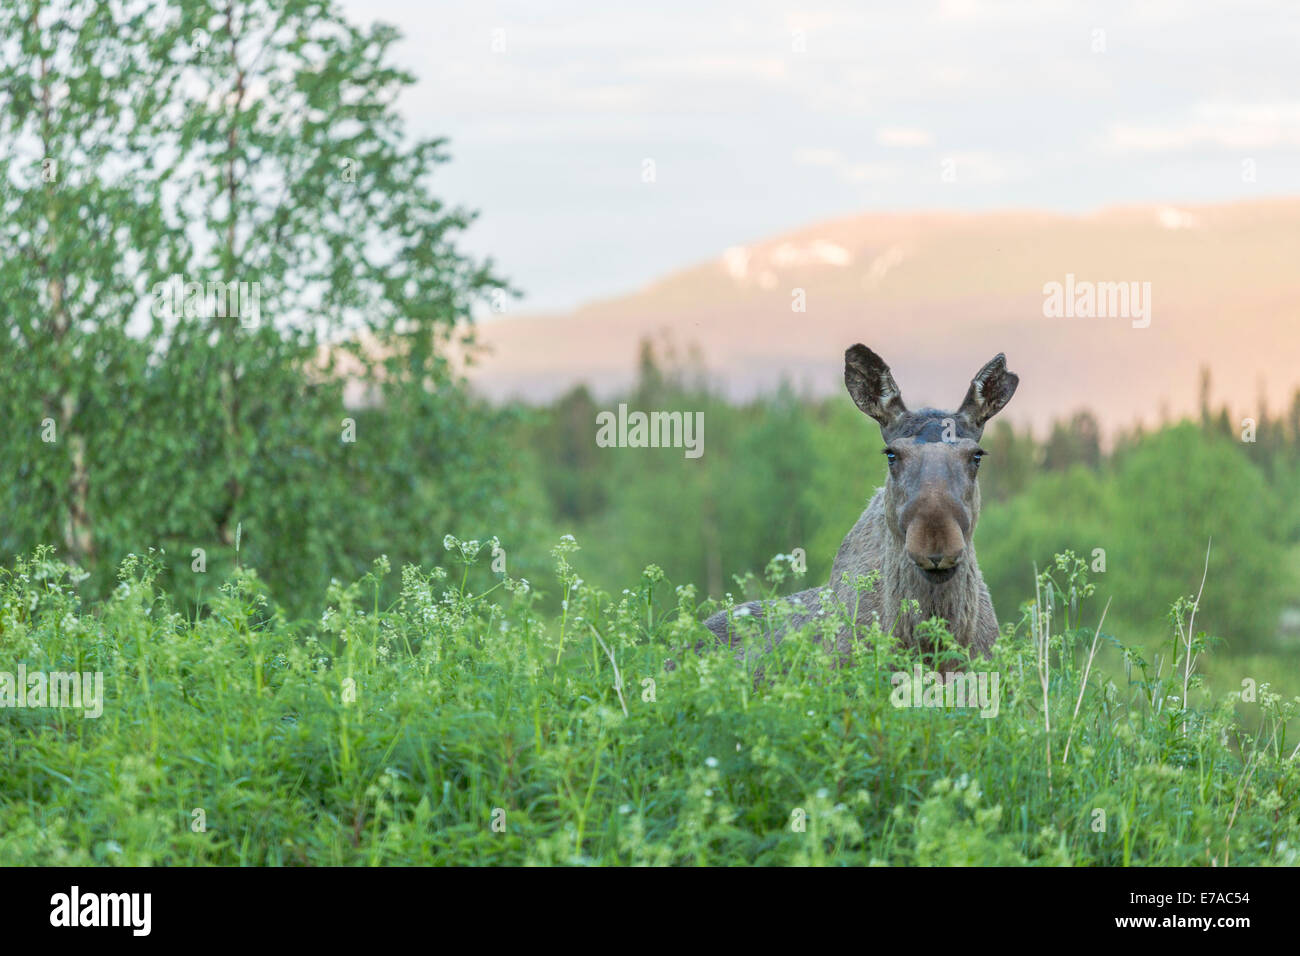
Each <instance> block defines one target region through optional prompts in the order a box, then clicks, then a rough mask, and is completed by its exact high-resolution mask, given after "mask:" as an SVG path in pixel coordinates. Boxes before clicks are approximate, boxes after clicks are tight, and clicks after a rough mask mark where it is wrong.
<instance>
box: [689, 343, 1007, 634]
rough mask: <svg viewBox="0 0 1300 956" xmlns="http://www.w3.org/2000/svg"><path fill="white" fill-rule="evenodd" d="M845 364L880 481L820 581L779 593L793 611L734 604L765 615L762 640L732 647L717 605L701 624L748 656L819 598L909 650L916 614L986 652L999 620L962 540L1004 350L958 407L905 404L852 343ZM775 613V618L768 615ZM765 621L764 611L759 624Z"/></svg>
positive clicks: (967, 539) (814, 610)
mask: <svg viewBox="0 0 1300 956" xmlns="http://www.w3.org/2000/svg"><path fill="white" fill-rule="evenodd" d="M844 362H845V364H844V381H845V386H846V387H847V388H848V391H849V394H850V395H851V396H852V397H853V400H854V401H855V402H856V403H857V405H858V407H859V408H861V409H862V410H863V412H865V413H866V414H867V415H869V416H871V417H872V418H874V419H875V420H876V422H877V423H878V424H879V425H880V432H881V436H882V437H883V438H884V439H885V442H886V451H887V452H890V453H892V455H893V461H892V462H891V464H890V473H889V477H888V479H887V480H886V483H885V486H884V487H883V488H880V489H878V490H877V491H876V493H875V494H874V495H873V496H872V498H871V501H870V503H868V505H867V508H866V510H865V511H863V512H862V516H861V517H860V518H858V521H857V523H856V524H855V525H854V526H853V528H852V530H850V531H849V533H848V534H847V535H845V537H844V541H843V543H842V544H841V545H840V550H839V552H838V553H837V554H836V556H835V561H834V564H833V565H832V568H831V579H830V582H829V583H828V584H827V585H826V586H823V587H821V588H813V589H810V590H807V591H801V592H799V593H798V594H794V595H791V596H790V597H787V598H780V599H778V601H780V602H783V603H788V607H789V609H790V610H791V612H792V613H791V614H790V615H789V616H788V617H785V616H784V612H782V613H781V614H780V615H778V614H775V613H774V612H775V611H776V609H775V608H774V607H773V606H772V605H773V604H775V603H776V602H759V601H750V602H748V603H746V604H742V605H739V606H737V608H736V609H735V611H734V612H733V613H734V614H736V615H737V616H739V617H741V618H745V617H752V618H756V619H758V620H759V621H760V622H764V623H763V624H762V625H761V626H760V627H759V629H758V630H759V633H761V635H762V636H761V638H760V640H759V641H758V646H757V647H755V646H753V644H752V643H751V646H749V647H741V646H740V638H739V635H738V633H737V631H736V629H735V628H734V627H729V626H728V615H727V613H726V612H719V613H717V614H714V615H713V616H712V617H710V618H709V619H708V620H707V621H705V622H704V623H705V625H706V626H707V627H708V628H709V630H711V631H712V632H713V633H714V635H715V636H716V637H717V638H718V639H719V640H721V641H724V642H726V643H727V644H728V646H730V647H733V648H735V649H736V650H737V652H738V653H741V654H747V655H754V656H758V655H760V654H762V653H763V652H764V651H766V650H767V649H770V648H771V647H772V646H773V645H774V644H776V643H777V642H779V641H780V640H781V639H782V638H783V637H784V635H785V634H786V633H788V632H790V631H791V630H794V629H797V628H799V627H801V626H802V625H804V624H806V623H808V622H809V621H811V620H814V619H815V618H817V617H818V616H819V615H820V614H821V612H822V611H823V610H830V609H829V608H824V607H823V603H824V599H825V600H828V601H830V602H832V603H833V604H834V605H836V608H837V609H838V608H840V607H842V608H844V609H846V610H847V612H848V617H849V619H850V620H857V621H858V622H859V623H860V624H864V625H869V624H870V623H871V621H872V619H873V617H874V618H878V619H879V621H880V626H881V628H882V630H884V631H885V632H886V633H890V632H893V633H894V634H896V635H897V636H898V637H900V638H901V639H902V640H903V642H904V643H906V644H908V645H911V646H917V645H922V644H923V642H922V641H921V640H920V639H919V638H917V637H916V636H915V628H916V625H917V624H918V623H919V622H922V621H925V620H928V619H929V618H931V617H941V618H943V619H945V620H946V621H947V622H948V625H949V629H950V630H951V632H952V634H953V637H954V638H955V639H956V640H957V641H958V643H960V644H962V645H963V646H965V647H968V648H970V650H971V651H972V652H973V653H979V654H983V653H986V652H987V651H988V650H989V648H991V647H992V646H993V642H994V640H996V638H997V635H998V622H997V617H996V615H995V614H994V613H993V602H992V600H991V599H990V598H989V592H988V588H987V587H986V586H985V584H984V578H983V576H982V575H981V574H980V570H979V564H978V562H977V560H976V557H975V548H974V544H973V542H972V537H973V535H974V532H975V524H976V522H977V521H978V519H979V510H980V497H979V483H978V481H977V480H976V474H977V472H978V469H979V461H980V459H981V458H982V456H983V450H982V449H981V448H979V445H978V440H979V438H980V436H981V435H982V433H983V431H984V425H985V423H986V422H987V421H988V420H989V419H990V418H991V417H992V416H993V415H995V414H997V412H999V411H1000V410H1001V409H1002V408H1003V406H1005V405H1006V403H1007V402H1008V401H1010V399H1011V396H1012V394H1014V392H1015V390H1016V385H1017V384H1018V383H1019V378H1018V377H1017V376H1016V375H1014V374H1013V373H1011V372H1008V371H1007V368H1006V359H1005V356H1003V355H1001V354H999V355H998V356H996V357H995V358H994V359H993V360H992V361H990V362H989V363H988V364H986V365H985V366H984V367H983V368H982V369H980V371H979V372H978V373H976V375H975V378H974V379H972V381H971V384H970V388H969V389H968V390H967V393H966V397H965V399H964V400H963V402H962V404H961V406H960V407H959V408H958V409H957V411H955V412H945V411H940V410H938V409H933V408H923V409H920V410H918V411H909V410H908V409H907V407H906V405H904V403H903V400H902V395H901V393H900V392H899V389H898V386H897V384H895V382H894V378H893V375H892V374H891V373H890V371H889V367H888V366H887V365H885V363H884V361H883V360H882V359H881V358H880V356H878V355H876V354H875V353H874V352H872V351H871V350H870V349H868V348H867V347H866V346H864V345H855V346H853V347H852V348H850V349H849V350H848V351H847V352H846V353H845V356H844ZM872 571H878V572H879V574H880V576H879V580H878V582H877V584H876V586H875V587H874V588H873V589H871V590H866V591H863V592H861V594H860V596H859V595H858V594H857V593H856V592H855V588H854V585H853V582H854V581H855V579H856V578H858V577H859V576H860V575H866V574H869V573H870V572H872ZM846 576H847V580H846ZM855 598H857V600H858V605H857V609H856V612H857V613H856V617H855V616H854V612H853V608H852V605H853V602H854V600H855ZM906 599H911V600H915V601H916V602H917V604H918V605H919V611H917V612H910V613H907V614H901V615H900V613H899V609H900V605H901V602H902V601H904V600H906ZM777 617H780V618H781V619H780V620H779V621H776V620H775V618H777ZM769 618H771V619H774V620H772V622H771V624H770V625H769V624H767V623H766V622H767V620H768V619H769ZM851 644H852V637H851V634H850V633H849V629H848V628H843V629H841V631H840V632H839V633H838V635H837V637H836V645H837V649H838V650H839V651H840V653H841V654H843V655H845V656H847V655H848V654H849V652H850V649H851ZM921 649H922V650H924V651H929V650H931V648H929V647H925V646H922V647H921Z"/></svg>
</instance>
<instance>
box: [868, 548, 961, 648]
mask: <svg viewBox="0 0 1300 956" xmlns="http://www.w3.org/2000/svg"><path fill="white" fill-rule="evenodd" d="M885 537H886V538H887V540H888V544H889V546H888V551H887V553H886V554H885V560H884V561H883V562H881V569H880V570H881V597H882V598H883V601H882V607H881V609H880V610H881V615H880V616H881V622H880V623H881V626H882V627H883V628H884V629H885V630H886V632H888V631H889V630H890V629H891V628H892V630H893V633H894V635H895V636H896V637H898V638H899V639H900V640H902V641H903V643H904V644H907V645H909V646H921V645H923V646H922V650H924V651H930V650H932V649H933V648H931V647H930V646H929V642H928V641H922V640H921V639H919V638H918V637H917V635H916V629H917V626H918V625H919V624H921V623H923V622H925V621H928V620H929V619H930V618H932V617H941V618H943V619H944V620H945V621H947V622H948V627H949V630H951V632H952V635H953V637H954V638H955V639H956V640H957V642H958V643H960V644H964V645H968V644H970V643H971V639H972V637H973V635H974V634H975V629H976V624H977V622H978V619H979V610H980V600H981V593H982V590H983V588H982V584H983V581H982V579H981V577H980V572H979V567H978V565H977V564H976V562H975V553H974V549H973V548H971V550H970V553H969V554H967V555H966V558H965V559H964V560H963V561H962V563H961V564H960V565H959V566H958V567H957V568H956V570H955V572H954V574H953V576H952V577H951V578H949V579H948V580H947V581H943V582H935V581H931V580H930V579H929V578H928V577H927V576H926V574H925V572H923V571H922V570H921V569H920V568H918V567H917V566H916V564H915V562H913V561H912V559H911V558H910V557H908V555H907V551H906V550H905V549H904V548H903V545H902V542H900V541H898V540H897V539H895V538H894V537H893V535H889V534H887V535H885ZM904 601H915V602H916V604H917V609H916V610H907V611H903V610H900V608H901V607H902V603H903V602H904Z"/></svg>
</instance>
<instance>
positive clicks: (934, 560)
mask: <svg viewBox="0 0 1300 956" xmlns="http://www.w3.org/2000/svg"><path fill="white" fill-rule="evenodd" d="M927 560H928V561H929V562H930V567H932V568H937V567H938V566H939V565H941V564H942V563H943V555H942V554H932V555H930V557H929V558H928V559H927Z"/></svg>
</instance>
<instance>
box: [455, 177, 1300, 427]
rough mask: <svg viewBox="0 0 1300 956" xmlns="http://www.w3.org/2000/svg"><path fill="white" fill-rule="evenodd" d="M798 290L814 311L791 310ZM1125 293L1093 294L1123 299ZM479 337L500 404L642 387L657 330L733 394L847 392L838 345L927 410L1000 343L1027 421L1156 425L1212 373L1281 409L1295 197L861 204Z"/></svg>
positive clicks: (1293, 297) (1289, 349)
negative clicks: (1081, 210)
mask: <svg viewBox="0 0 1300 956" xmlns="http://www.w3.org/2000/svg"><path fill="white" fill-rule="evenodd" d="M581 265H582V264H581V263H575V268H581ZM1068 276H1072V277H1073V279H1072V280H1070V279H1067V277H1068ZM1053 282H1055V283H1059V284H1060V285H1061V287H1062V289H1061V292H1062V294H1061V295H1060V296H1058V299H1057V304H1058V305H1059V304H1060V302H1061V300H1062V299H1064V298H1065V295H1064V293H1065V292H1066V291H1067V288H1068V290H1069V291H1070V292H1071V293H1073V295H1072V297H1071V302H1072V303H1074V304H1077V305H1079V306H1080V308H1081V310H1082V311H1086V308H1087V304H1088V303H1087V296H1086V290H1087V284H1089V283H1136V284H1137V286H1136V288H1137V290H1139V292H1140V290H1141V289H1142V288H1143V285H1142V284H1143V283H1149V284H1150V285H1149V289H1150V303H1149V305H1150V312H1149V318H1150V324H1149V326H1147V327H1146V328H1135V327H1134V326H1133V321H1134V320H1133V319H1132V318H1131V317H1128V318H1126V317H1105V316H1099V317H1081V316H1079V315H1073V316H1070V317H1067V316H1064V315H1060V314H1059V311H1060V310H1058V312H1057V313H1056V314H1053V315H1052V316H1048V315H1045V314H1044V311H1045V303H1046V304H1049V305H1050V303H1049V302H1048V300H1049V295H1047V294H1045V292H1044V288H1045V286H1047V285H1048V284H1049V283H1053ZM1071 282H1072V283H1073V285H1072V286H1069V285H1068V284H1069V283H1071ZM800 289H801V290H803V295H804V299H805V307H806V311H803V312H798V311H793V310H792V303H793V302H795V300H796V297H797V296H798V292H797V291H796V290H800ZM1117 292H1118V290H1117V289H1114V290H1107V289H1106V288H1104V287H1103V288H1102V290H1101V295H1100V296H1099V297H1098V298H1099V299H1100V300H1101V301H1102V302H1103V303H1104V304H1105V305H1112V304H1113V305H1114V306H1116V307H1117V308H1118V307H1119V306H1121V305H1122V302H1120V301H1119V299H1118V298H1115V299H1114V300H1113V301H1112V298H1111V293H1117ZM1095 304H1096V300H1094V306H1095ZM1137 304H1139V303H1138V302H1137V301H1136V300H1135V301H1134V302H1130V303H1129V311H1130V315H1132V314H1134V313H1137V312H1138V310H1137V309H1136V308H1135V306H1136V305H1137ZM1137 321H1139V322H1140V321H1141V319H1140V318H1139V319H1137ZM479 337H480V341H481V342H482V343H483V344H484V345H486V346H487V348H488V350H489V353H488V354H487V355H485V356H484V357H483V358H482V359H481V360H480V362H479V364H478V365H477V366H476V367H474V368H472V369H471V370H470V380H471V382H472V383H473V385H474V387H475V388H476V389H477V390H479V391H481V392H482V393H484V394H486V395H488V396H491V397H494V398H497V399H504V398H509V397H518V398H523V399H526V400H532V401H537V400H545V399H549V398H553V397H554V396H556V395H558V394H560V393H562V392H564V391H565V390H567V389H569V388H570V387H572V386H573V385H574V384H576V383H579V382H585V383H587V384H588V385H590V386H591V387H592V389H593V390H594V391H595V392H596V394H597V395H602V396H603V395H608V394H610V393H611V392H612V391H613V390H616V389H619V388H621V387H623V386H625V385H627V384H628V383H629V382H631V381H632V379H633V377H634V374H635V366H636V358H637V352H638V344H639V342H640V341H641V340H642V339H644V338H647V337H649V338H655V339H665V338H666V339H667V340H668V341H670V342H672V343H674V344H675V345H676V347H677V349H678V350H679V351H680V352H683V353H684V352H686V351H687V350H688V349H690V348H692V347H697V348H698V350H699V353H700V355H701V356H702V358H703V361H704V364H705V366H706V368H707V369H708V370H709V372H710V374H711V375H712V376H713V378H714V380H715V381H716V382H717V383H718V384H719V385H720V386H721V387H723V388H724V389H725V391H726V392H727V393H728V394H730V395H732V396H733V397H737V398H744V397H748V396H752V395H753V394H755V393H759V392H763V391H767V390H771V389H773V388H775V387H776V386H777V385H778V384H779V383H780V381H781V380H782V379H783V378H784V379H786V380H788V381H790V382H791V383H792V384H793V385H795V386H796V387H797V388H800V389H804V390H807V391H808V392H810V393H812V394H816V395H824V394H828V393H831V392H836V391H841V390H842V389H843V384H842V378H841V369H842V365H841V363H842V358H843V353H844V349H845V348H846V347H847V346H849V345H851V344H853V343H854V342H859V341H860V342H865V343H867V344H868V345H870V346H871V347H872V348H873V349H875V350H876V351H878V352H880V353H881V354H882V355H883V356H884V357H885V360H886V361H888V362H889V363H890V365H891V366H892V367H893V369H894V373H895V377H896V378H897V379H898V382H899V384H900V386H901V387H902V390H903V395H904V399H905V400H906V401H908V402H909V403H910V404H913V405H920V404H936V405H941V406H942V405H952V404H954V403H956V402H958V401H959V400H960V398H961V397H962V394H963V393H964V390H965V387H966V383H967V382H968V380H969V379H970V376H971V375H972V374H973V373H974V372H975V370H976V369H977V368H979V366H980V365H981V364H982V363H983V362H984V361H985V360H987V359H988V358H989V357H991V356H992V355H993V354H995V353H997V352H999V351H1004V352H1006V353H1007V362H1008V365H1009V366H1010V368H1011V369H1012V370H1013V371H1016V372H1018V373H1019V374H1020V377H1021V385H1020V391H1019V394H1018V395H1017V396H1016V400H1015V401H1014V402H1013V403H1012V405H1011V406H1010V407H1009V409H1008V415H1009V416H1010V417H1012V418H1015V419H1017V420H1019V421H1021V422H1027V421H1032V422H1033V423H1035V424H1036V425H1042V424H1043V423H1045V422H1047V421H1049V420H1051V419H1052V418H1054V417H1060V416H1063V415H1067V414H1069V413H1070V412H1072V411H1074V410H1076V409H1078V408H1081V407H1088V408H1091V409H1092V410H1093V411H1094V412H1095V413H1096V414H1097V415H1098V417H1099V419H1100V420H1101V422H1102V424H1103V426H1105V427H1107V428H1112V427H1114V426H1119V425H1129V424H1132V423H1133V422H1135V421H1137V420H1142V421H1145V422H1148V423H1153V424H1154V423H1156V422H1158V421H1159V420H1161V418H1162V417H1165V416H1170V415H1172V416H1177V415H1180V414H1182V413H1185V412H1189V411H1193V410H1195V408H1196V407H1197V399H1198V387H1199V385H1198V383H1199V375H1200V372H1199V370H1200V368H1201V366H1209V367H1210V368H1211V370H1212V376H1213V399H1214V401H1215V404H1218V403H1220V402H1224V401H1226V402H1227V403H1228V404H1229V405H1230V406H1231V407H1232V408H1233V409H1235V410H1240V411H1241V412H1242V413H1243V414H1245V413H1249V412H1253V411H1254V410H1255V409H1256V408H1257V407H1258V399H1259V396H1260V395H1261V394H1264V395H1266V396H1267V399H1268V401H1269V404H1270V407H1271V409H1272V410H1273V411H1274V412H1276V411H1278V410H1279V409H1280V408H1281V407H1282V406H1283V403H1286V404H1288V405H1289V403H1290V399H1291V394H1292V391H1293V390H1294V388H1295V387H1296V386H1297V385H1300V199H1284V200H1267V201H1251V202H1239V203H1232V204H1227V205H1211V206H1182V207H1178V208H1174V207H1169V206H1142V207H1125V208H1115V209H1107V210H1103V211H1101V212H1097V213H1093V214H1089V215H1081V216H1071V215H1061V214H1053V213H1038V212H995V213H971V214H962V213H924V212H922V213H905V214H875V213H873V214H867V215H861V216H855V217H852V218H848V219H842V220H839V221H835V222H829V223H824V224H821V225H817V226H811V227H809V228H806V229H802V230H800V231H798V232H794V233H791V234H789V235H784V236H778V237H776V238H773V239H766V240H763V241H760V242H755V243H752V244H750V245H747V246H741V247H736V248H733V249H728V250H726V251H724V252H722V254H721V255H720V256H719V257H718V258H717V259H715V260H714V261H712V262H706V263H703V264H701V265H698V266H695V267H692V268H688V269H685V270H683V271H681V272H677V273H674V274H672V275H669V276H667V277H665V278H664V279H662V280H660V281H658V282H655V283H653V284H651V285H650V286H648V287H647V288H644V289H642V290H640V291H637V292H634V293H632V294H629V295H626V296H622V297H620V298H615V299H610V300H607V301H602V302H596V303H593V304H590V305H587V306H584V307H582V308H579V309H577V310H576V311H574V312H571V313H568V314H562V315H547V316H519V317H507V318H501V319H497V320H495V321H490V322H485V323H482V324H481V325H480V326H479Z"/></svg>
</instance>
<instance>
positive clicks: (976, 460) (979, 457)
mask: <svg viewBox="0 0 1300 956" xmlns="http://www.w3.org/2000/svg"><path fill="white" fill-rule="evenodd" d="M987 454H988V452H986V451H984V450H983V449H981V450H979V451H977V452H975V454H973V455H971V456H970V463H971V464H972V465H973V466H974V467H976V468H978V467H979V466H980V462H981V461H983V460H984V456H985V455H987Z"/></svg>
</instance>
